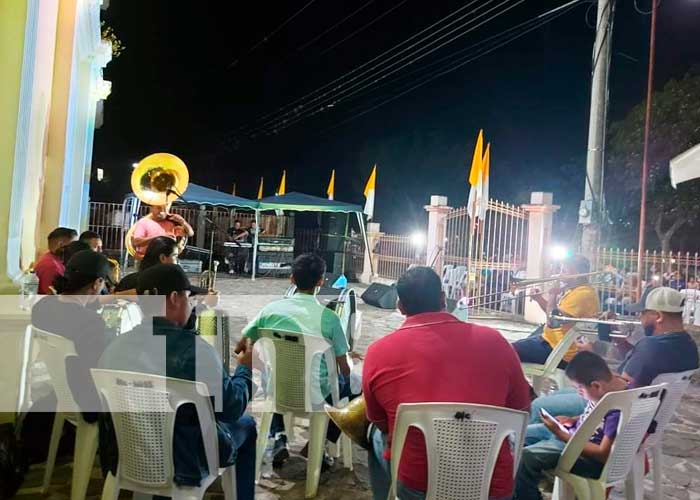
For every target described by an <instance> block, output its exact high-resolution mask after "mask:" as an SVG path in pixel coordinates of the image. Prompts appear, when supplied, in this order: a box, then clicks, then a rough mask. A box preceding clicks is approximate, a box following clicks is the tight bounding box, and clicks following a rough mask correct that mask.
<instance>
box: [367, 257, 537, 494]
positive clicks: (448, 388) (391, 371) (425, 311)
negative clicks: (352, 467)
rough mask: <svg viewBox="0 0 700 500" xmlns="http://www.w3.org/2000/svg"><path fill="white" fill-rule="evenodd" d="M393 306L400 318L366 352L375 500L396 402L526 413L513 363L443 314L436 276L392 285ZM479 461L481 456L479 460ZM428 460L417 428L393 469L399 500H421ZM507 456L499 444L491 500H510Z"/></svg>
mask: <svg viewBox="0 0 700 500" xmlns="http://www.w3.org/2000/svg"><path fill="white" fill-rule="evenodd" d="M396 288H397V292H398V295H399V303H398V307H399V310H400V311H401V313H402V314H404V315H405V316H406V317H407V319H406V321H405V322H404V324H403V325H401V327H400V328H399V329H398V330H396V331H395V332H393V333H391V334H389V335H387V336H385V337H383V338H381V339H379V340H377V341H375V342H374V343H372V344H371V345H370V346H369V348H368V349H367V356H366V357H365V362H364V366H363V373H362V392H363V394H364V397H365V401H366V404H367V417H368V419H369V420H370V422H372V423H373V424H374V427H375V428H374V429H373V430H372V436H371V437H372V439H371V441H372V447H373V450H371V451H370V453H369V469H370V483H371V486H372V491H373V494H374V498H375V499H385V498H386V497H387V494H388V489H389V482H390V474H389V471H390V468H389V460H390V459H391V457H390V456H389V453H390V450H391V439H392V434H393V429H394V421H395V419H396V413H397V409H398V406H399V405H400V404H401V403H425V402H457V403H475V404H487V405H493V406H501V407H505V408H513V409H517V410H528V409H529V407H530V396H529V385H528V383H527V381H526V380H525V377H524V375H523V371H522V368H521V367H520V361H519V360H518V356H517V354H516V353H515V351H514V350H513V348H512V347H511V345H510V344H509V343H508V341H507V340H506V339H505V338H504V337H503V336H502V335H501V334H500V333H499V332H498V331H496V330H493V329H491V328H487V327H484V326H478V325H474V324H471V323H464V322H462V321H460V320H458V319H457V318H455V317H454V316H452V315H451V314H449V313H447V312H445V296H444V294H443V292H442V286H441V282H440V278H439V277H438V275H437V274H436V273H435V271H433V270H432V269H431V268H429V267H414V268H412V269H410V270H408V271H407V272H406V273H405V274H404V275H403V276H401V278H400V279H399V281H398V283H397V285H396ZM484 459H485V457H484ZM426 490H427V457H426V450H425V441H424V439H423V436H422V434H421V433H420V431H418V430H417V429H411V430H409V432H408V436H407V439H406V445H405V447H404V450H403V454H402V456H401V464H400V466H399V474H398V485H397V493H398V496H399V497H400V498H410V499H418V498H424V497H425V491H426ZM512 491H513V457H512V455H511V452H510V448H509V446H508V443H504V444H503V446H502V448H501V452H500V455H499V457H498V460H497V462H496V468H495V470H494V473H493V478H492V481H491V490H490V498H493V499H506V498H510V497H511V495H512Z"/></svg>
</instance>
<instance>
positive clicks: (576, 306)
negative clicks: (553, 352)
mask: <svg viewBox="0 0 700 500" xmlns="http://www.w3.org/2000/svg"><path fill="white" fill-rule="evenodd" d="M599 308H600V304H599V302H598V293H597V292H596V290H595V288H593V287H592V286H591V285H579V286H577V287H576V288H572V289H571V290H569V291H567V292H566V293H564V296H563V297H562V298H561V299H560V300H559V304H558V305H557V309H559V310H560V311H561V313H562V314H563V315H564V316H571V317H572V318H594V317H596V316H597V315H598V309H599ZM572 326H573V325H572V324H565V325H563V326H560V327H559V328H550V327H549V326H545V327H544V332H543V333H542V337H544V339H545V340H546V341H547V343H548V344H549V345H550V346H552V349H553V348H554V347H555V346H556V345H557V344H558V343H559V342H561V341H562V339H563V338H564V336H565V335H566V332H568V331H569V330H570V329H571V327H572ZM574 355H576V345H575V344H572V345H571V347H570V348H569V350H568V351H566V354H565V355H564V361H571V358H573V357H574Z"/></svg>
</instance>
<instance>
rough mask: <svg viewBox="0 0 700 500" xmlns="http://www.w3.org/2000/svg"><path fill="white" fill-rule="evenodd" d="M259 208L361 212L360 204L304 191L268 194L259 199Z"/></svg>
mask: <svg viewBox="0 0 700 500" xmlns="http://www.w3.org/2000/svg"><path fill="white" fill-rule="evenodd" d="M259 202H260V205H259V206H260V209H261V210H296V211H300V212H346V213H351V212H362V207H361V206H360V205H354V204H352V203H345V202H342V201H335V200H327V199H326V198H321V197H318V196H311V195H310V194H304V193H296V192H292V193H287V194H284V195H282V196H268V197H266V198H263V199H262V200H259Z"/></svg>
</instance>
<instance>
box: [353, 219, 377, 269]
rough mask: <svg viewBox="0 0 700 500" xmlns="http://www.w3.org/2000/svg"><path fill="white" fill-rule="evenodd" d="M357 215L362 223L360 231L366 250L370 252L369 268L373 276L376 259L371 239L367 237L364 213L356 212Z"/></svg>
mask: <svg viewBox="0 0 700 500" xmlns="http://www.w3.org/2000/svg"><path fill="white" fill-rule="evenodd" d="M355 214H356V215H357V220H358V222H359V223H360V231H362V239H363V240H365V252H367V253H368V254H369V270H370V274H371V276H374V261H373V260H372V249H371V248H370V247H369V239H368V238H367V231H366V230H365V222H364V221H363V220H362V213H361V212H355Z"/></svg>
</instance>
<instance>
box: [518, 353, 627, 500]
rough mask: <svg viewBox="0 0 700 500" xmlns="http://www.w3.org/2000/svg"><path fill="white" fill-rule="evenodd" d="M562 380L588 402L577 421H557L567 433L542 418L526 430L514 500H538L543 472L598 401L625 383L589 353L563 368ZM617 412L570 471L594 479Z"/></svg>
mask: <svg viewBox="0 0 700 500" xmlns="http://www.w3.org/2000/svg"><path fill="white" fill-rule="evenodd" d="M566 376H567V377H569V379H571V381H572V382H573V383H574V385H575V386H576V390H577V392H578V393H579V395H580V396H581V397H583V398H584V399H586V400H587V401H588V403H587V405H586V408H585V410H584V412H583V413H582V414H581V415H579V416H578V417H557V420H558V422H559V423H560V424H562V425H563V426H564V427H565V428H567V430H566V431H565V430H563V429H562V428H560V427H559V425H558V424H557V422H556V421H555V420H553V419H551V418H548V417H547V418H543V419H542V423H541V424H531V425H529V426H528V430H527V434H526V435H525V449H524V450H523V456H522V459H521V462H520V467H519V469H518V475H517V476H516V479H515V497H516V498H517V499H518V500H541V498H542V494H541V493H540V490H539V488H538V484H539V482H540V480H541V479H542V476H543V472H544V471H545V470H550V469H553V468H554V467H556V465H557V463H558V462H559V458H560V457H561V453H562V451H563V450H564V447H565V446H566V443H567V442H568V441H569V439H571V436H572V435H573V434H574V432H576V430H577V429H578V428H579V427H581V425H582V424H583V422H584V421H585V420H586V418H587V417H588V416H589V415H590V414H591V412H592V411H593V410H594V409H595V406H596V404H598V401H600V400H601V398H602V397H603V396H605V395H606V394H607V393H609V392H616V391H624V390H625V389H626V388H627V382H626V381H625V380H624V379H623V378H622V377H619V376H615V375H613V373H612V372H611V371H610V368H608V365H607V364H606V363H605V360H604V359H603V358H601V357H600V356H598V355H597V354H594V353H592V352H586V351H583V352H580V353H578V354H577V355H576V356H574V358H573V359H572V360H571V362H570V363H569V365H568V366H567V367H566ZM619 419H620V412H619V411H610V412H608V413H607V414H606V415H605V418H604V419H603V421H602V422H601V423H600V426H599V427H598V428H597V429H596V431H595V433H594V434H593V435H592V436H591V438H590V442H589V443H588V444H587V445H586V446H585V447H584V448H583V452H582V455H581V458H579V460H578V462H577V463H576V465H575V466H574V471H577V473H580V474H583V475H587V476H588V475H590V476H592V477H595V475H596V474H600V471H601V470H602V468H603V466H604V465H605V462H606V460H607V459H608V455H609V454H610V450H611V449H612V445H613V442H614V441H615V437H616V435H617V426H618V423H619Z"/></svg>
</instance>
